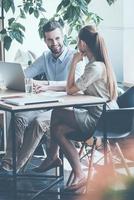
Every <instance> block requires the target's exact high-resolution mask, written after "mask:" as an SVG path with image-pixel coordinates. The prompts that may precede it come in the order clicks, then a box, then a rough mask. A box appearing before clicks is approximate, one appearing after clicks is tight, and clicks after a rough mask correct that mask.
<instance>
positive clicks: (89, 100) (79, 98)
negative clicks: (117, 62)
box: [0, 90, 105, 111]
mask: <svg viewBox="0 0 134 200" xmlns="http://www.w3.org/2000/svg"><path fill="white" fill-rule="evenodd" d="M24 94H25V93H24V92H18V91H14V90H5V91H2V92H1V91H0V97H10V96H23V95H24ZM96 103H102V104H103V103H105V100H104V99H103V98H99V97H93V96H88V95H82V94H76V95H63V96H62V100H61V101H60V102H55V103H39V104H31V105H24V106H15V105H11V104H7V103H5V102H4V101H2V100H1V101H0V108H1V109H2V110H7V111H22V110H34V109H35V110H36V109H46V108H55V107H69V106H74V105H93V104H96Z"/></svg>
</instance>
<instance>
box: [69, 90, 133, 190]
mask: <svg viewBox="0 0 134 200" xmlns="http://www.w3.org/2000/svg"><path fill="white" fill-rule="evenodd" d="M117 103H118V105H119V109H112V110H107V109H106V110H104V111H103V113H102V115H101V117H100V119H99V121H98V123H97V125H96V129H95V131H94V135H93V144H92V146H91V149H90V150H89V152H87V154H89V153H90V156H89V167H88V178H87V180H88V181H87V183H89V182H90V180H91V177H92V173H93V170H92V169H93V165H94V154H95V150H96V149H98V148H97V146H96V144H97V140H98V138H99V139H100V138H101V139H102V143H103V146H104V156H103V158H104V165H108V163H110V164H112V167H113V169H115V165H114V164H113V151H112V150H111V144H112V146H113V145H114V146H115V147H116V149H117V152H118V155H119V157H120V160H121V164H122V165H123V167H124V169H125V170H126V173H127V175H129V176H130V175H131V173H130V170H129V168H128V165H127V162H126V160H125V158H124V155H123V153H122V151H121V148H120V146H119V143H118V140H121V139H123V138H126V137H127V136H128V135H129V134H130V132H131V129H132V124H133V117H134V87H131V88H129V89H128V90H127V91H126V92H125V93H124V94H122V95H121V96H119V97H118V99H117ZM85 146H87V142H86V141H84V143H83V145H82V148H81V149H80V152H79V155H80V156H81V155H82V151H83V149H84V147H85ZM87 154H86V155H87ZM116 160H117V159H116ZM118 161H119V160H118ZM114 171H115V170H114ZM72 176H73V172H71V173H70V176H69V179H68V181H67V185H69V183H70V181H71V178H72ZM87 190H88V185H87Z"/></svg>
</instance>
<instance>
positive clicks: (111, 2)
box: [106, 0, 116, 6]
mask: <svg viewBox="0 0 134 200" xmlns="http://www.w3.org/2000/svg"><path fill="white" fill-rule="evenodd" d="M106 1H107V2H108V4H109V5H110V6H111V5H112V4H113V3H114V2H115V1H116V0H106Z"/></svg>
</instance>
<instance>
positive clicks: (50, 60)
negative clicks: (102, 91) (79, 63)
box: [0, 21, 80, 173]
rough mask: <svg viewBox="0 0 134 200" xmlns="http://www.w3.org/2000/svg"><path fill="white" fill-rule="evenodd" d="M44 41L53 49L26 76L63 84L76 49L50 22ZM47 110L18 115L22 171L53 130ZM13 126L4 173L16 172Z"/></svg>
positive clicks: (18, 160)
mask: <svg viewBox="0 0 134 200" xmlns="http://www.w3.org/2000/svg"><path fill="white" fill-rule="evenodd" d="M43 34H44V40H45V43H46V45H47V47H48V49H49V50H47V51H45V52H44V53H43V54H42V55H41V56H40V57H39V58H38V59H37V60H36V61H35V62H34V63H33V64H32V65H31V66H30V67H28V68H27V69H26V70H25V76H26V77H31V78H34V77H35V76H37V75H40V74H42V73H45V75H46V78H47V80H49V81H63V80H66V79H67V76H68V72H69V66H70V62H71V59H72V56H73V53H74V50H72V49H70V48H68V47H66V46H65V45H64V43H63V38H64V36H63V30H62V27H61V25H60V24H59V23H58V22H57V21H49V22H48V23H47V24H45V25H44V27H43ZM79 75H80V73H78V74H77V75H76V76H79ZM50 87H51V86H48V85H47V86H46V85H45V84H39V85H37V86H35V88H36V91H37V92H40V91H46V90H48V89H50ZM45 115H46V110H40V111H28V112H22V113H17V114H16V116H15V126H16V157H17V158H16V169H17V171H19V170H20V169H21V168H22V167H23V166H24V164H25V163H26V162H27V160H28V159H29V158H30V156H31V155H32V154H33V153H34V151H35V149H36V147H37V145H38V144H39V142H40V140H41V138H42V136H43V135H44V133H45V132H46V131H47V130H48V128H49V123H48V121H46V120H45ZM11 128H12V127H11V124H10V126H9V137H8V140H7V150H6V154H5V156H4V157H3V159H2V162H1V168H0V173H6V172H8V171H10V170H12V142H11V141H12V140H11V133H10V130H11Z"/></svg>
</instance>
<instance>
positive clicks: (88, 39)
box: [79, 25, 117, 100]
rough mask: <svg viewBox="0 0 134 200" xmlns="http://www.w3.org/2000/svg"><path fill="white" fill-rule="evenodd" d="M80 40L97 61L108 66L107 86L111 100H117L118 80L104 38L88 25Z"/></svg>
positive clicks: (81, 33)
mask: <svg viewBox="0 0 134 200" xmlns="http://www.w3.org/2000/svg"><path fill="white" fill-rule="evenodd" d="M79 39H80V40H83V41H84V42H85V43H86V45H87V46H88V47H89V49H90V50H91V52H92V53H93V55H94V58H95V60H96V61H100V62H103V63H104V64H105V66H106V72H107V85H108V89H109V93H110V99H111V100H113V99H116V98H117V83H116V78H115V75H114V72H113V69H112V66H111V63H110V60H109V56H108V52H107V48H106V45H105V42H104V39H103V38H102V36H101V35H100V34H99V33H98V32H97V31H96V29H95V27H94V26H92V25H88V26H85V27H83V28H82V29H81V30H80V32H79Z"/></svg>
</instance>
